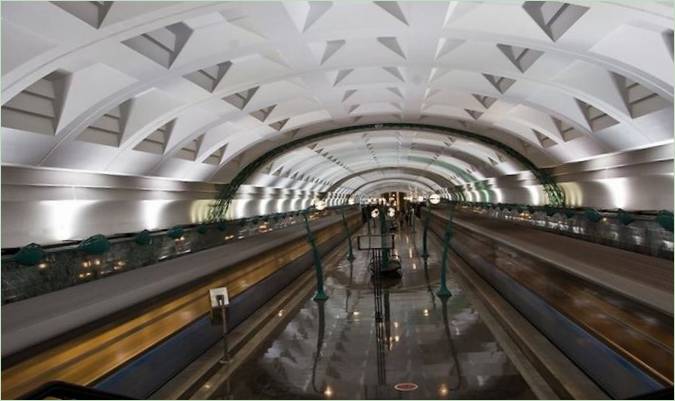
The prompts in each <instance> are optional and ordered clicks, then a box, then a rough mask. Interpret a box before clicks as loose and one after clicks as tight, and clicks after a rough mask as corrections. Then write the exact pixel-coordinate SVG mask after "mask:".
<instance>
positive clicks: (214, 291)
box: [209, 287, 230, 308]
mask: <svg viewBox="0 0 675 401" xmlns="http://www.w3.org/2000/svg"><path fill="white" fill-rule="evenodd" d="M218 295H222V296H223V298H224V301H225V305H228V304H229V303H230V299H229V298H228V297H227V287H220V288H211V289H210V290H209V296H210V298H211V307H212V308H218V307H219V305H218V298H217V297H218Z"/></svg>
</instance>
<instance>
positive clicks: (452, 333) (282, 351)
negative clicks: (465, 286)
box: [214, 230, 535, 399]
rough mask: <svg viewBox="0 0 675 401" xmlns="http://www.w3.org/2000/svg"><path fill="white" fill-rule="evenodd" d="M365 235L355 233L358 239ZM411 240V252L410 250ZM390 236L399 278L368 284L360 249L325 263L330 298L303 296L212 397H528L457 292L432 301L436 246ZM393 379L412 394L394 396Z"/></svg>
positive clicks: (364, 255) (528, 392) (405, 234)
mask: <svg viewBox="0 0 675 401" xmlns="http://www.w3.org/2000/svg"><path fill="white" fill-rule="evenodd" d="M361 234H363V232H362V233H361ZM416 244H417V246H416ZM418 247H419V250H420V252H421V234H420V233H419V230H418V233H416V234H412V233H410V232H409V230H406V231H403V232H401V234H400V235H397V236H396V248H397V252H398V254H399V255H400V259H401V265H402V277H401V278H400V279H394V280H391V279H388V280H384V281H382V285H381V286H376V285H375V283H374V282H373V281H372V280H371V274H370V271H369V269H368V266H367V265H368V253H367V252H365V251H355V253H356V256H357V258H356V260H355V261H354V262H353V263H349V262H348V261H346V260H344V259H343V260H341V261H340V263H339V265H338V266H326V270H329V272H328V273H327V275H326V290H327V293H328V295H329V297H330V298H329V299H328V300H327V301H324V302H316V301H313V300H312V299H308V300H307V301H306V302H305V303H304V304H303V305H302V306H301V307H300V309H299V310H295V311H283V310H282V311H280V312H279V313H280V315H281V316H283V315H284V314H288V316H287V317H288V318H289V321H288V323H287V324H286V325H285V327H283V329H282V330H281V331H280V332H279V333H278V334H276V335H275V338H270V339H269V341H268V343H267V344H265V345H264V346H263V348H262V350H261V352H260V353H259V354H258V355H257V356H255V357H253V358H252V359H250V360H249V361H247V362H246V363H245V364H244V365H242V367H241V368H240V369H238V370H237V372H235V373H234V374H233V375H232V376H231V377H230V379H229V380H228V381H227V382H226V383H224V384H223V385H222V386H221V387H220V388H219V389H218V391H217V392H216V393H215V394H214V396H215V398H219V399H457V398H468V399H509V398H520V399H522V398H525V399H532V398H535V396H534V394H533V393H532V391H531V390H530V388H529V387H528V385H527V383H525V381H524V380H523V378H522V377H521V376H520V374H519V373H518V372H517V370H516V369H515V368H514V366H513V365H512V363H511V362H510V360H509V359H508V357H507V356H506V354H505V353H504V352H503V351H502V349H501V348H500V346H499V345H498V344H497V342H496V340H495V339H494V337H493V336H492V334H491V332H490V331H489V330H488V328H487V327H486V326H485V324H484V323H483V322H482V321H481V319H480V317H479V315H478V313H477V312H476V310H475V309H474V308H473V307H472V305H471V304H470V303H469V301H468V300H467V298H466V297H465V294H464V292H463V291H462V289H461V288H459V287H458V285H457V283H456V282H455V281H454V279H453V276H452V273H449V275H448V281H447V282H448V288H449V289H450V290H451V292H452V297H450V298H449V299H446V300H442V299H440V298H438V297H437V296H435V295H434V293H435V291H436V289H437V288H438V283H439V264H440V254H441V252H442V250H441V249H440V244H439V243H438V242H436V241H430V247H429V248H430V249H429V251H430V254H431V256H430V257H429V259H428V265H426V266H425V263H424V260H423V259H422V258H421V257H419V253H418ZM399 383H414V384H415V385H417V389H416V390H413V391H407V392H402V391H398V390H396V389H395V388H394V386H395V385H396V384H399Z"/></svg>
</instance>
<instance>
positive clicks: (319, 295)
mask: <svg viewBox="0 0 675 401" xmlns="http://www.w3.org/2000/svg"><path fill="white" fill-rule="evenodd" d="M308 213H309V211H307V210H305V211H303V212H302V217H303V219H304V220H305V229H306V230H307V241H308V242H309V246H310V247H311V248H312V255H313V256H314V270H315V272H316V294H314V300H315V301H322V300H326V299H328V295H326V292H325V291H324V289H323V267H322V266H321V255H319V250H318V249H316V242H315V241H314V234H313V233H312V229H311V228H310V227H309V217H308Z"/></svg>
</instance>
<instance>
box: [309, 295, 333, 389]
mask: <svg viewBox="0 0 675 401" xmlns="http://www.w3.org/2000/svg"><path fill="white" fill-rule="evenodd" d="M315 301H316V305H317V306H318V307H319V330H318V334H317V336H316V354H314V364H313V365H312V387H313V388H314V391H316V392H317V393H321V390H319V389H318V388H317V385H316V368H317V365H318V364H319V356H320V355H321V348H323V336H324V331H325V329H326V300H325V299H315ZM331 395H332V394H331Z"/></svg>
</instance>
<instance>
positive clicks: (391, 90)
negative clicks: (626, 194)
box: [1, 1, 673, 193]
mask: <svg viewBox="0 0 675 401" xmlns="http://www.w3.org/2000/svg"><path fill="white" fill-rule="evenodd" d="M2 7H3V10H2V11H3V13H2V15H3V21H2V22H3V24H2V25H3V28H2V29H3V32H2V33H3V38H4V39H3V51H4V52H5V54H3V75H2V101H3V105H2V127H3V135H2V138H1V141H2V149H3V154H2V158H3V163H10V164H20V165H28V166H42V167H56V168H69V169H77V170H86V171H97V172H106V173H115V174H129V175H137V176H146V175H149V176H158V177H166V178H172V179H179V180H190V181H215V182H219V183H220V182H230V183H231V184H232V185H231V186H230V188H234V187H237V186H238V185H240V184H241V182H240V181H241V177H239V176H237V175H236V174H237V173H238V172H241V171H244V170H246V166H248V165H250V164H251V163H252V162H255V161H256V160H259V157H261V156H262V155H264V154H267V153H269V152H275V149H277V148H279V147H281V148H284V147H287V146H291V145H292V144H293V143H295V141H297V140H299V139H304V138H311V137H313V136H314V135H318V134H320V133H325V132H331V131H333V130H340V129H349V128H348V127H352V126H357V125H360V126H366V125H372V124H378V123H385V124H387V123H388V124H398V125H397V126H398V127H403V128H400V129H417V128H414V127H420V126H436V127H444V128H443V129H450V130H452V131H453V132H455V134H453V135H455V136H460V137H462V138H466V139H468V141H465V142H469V143H471V142H473V143H481V144H483V145H485V146H484V147H487V148H492V149H495V148H499V149H501V150H500V151H498V152H497V153H498V154H502V155H503V156H505V157H503V159H504V160H501V159H499V157H497V155H495V154H494V153H495V152H494V151H492V150H487V151H486V150H485V149H483V148H480V147H468V148H462V143H458V144H453V145H452V146H445V147H446V148H447V149H445V151H442V150H443V147H444V146H443V145H442V143H441V142H439V141H433V140H432V141H428V142H425V141H422V140H419V141H416V142H415V141H413V142H414V143H417V144H418V146H417V147H415V148H413V147H412V146H411V144H412V143H413V142H405V141H404V142H402V143H401V144H400V148H399V146H398V145H396V146H394V144H393V142H392V141H389V142H388V145H387V146H386V147H385V146H384V145H382V147H381V148H377V149H374V150H373V151H372V153H373V154H376V155H377V157H380V158H383V159H384V160H387V162H386V164H387V165H391V166H394V165H395V164H396V163H399V159H398V155H399V154H403V155H405V156H406V157H407V159H406V162H405V163H403V162H400V163H401V164H400V166H403V167H406V166H407V167H410V168H424V169H426V170H430V171H435V172H437V173H439V174H447V175H448V177H450V176H452V175H455V176H457V175H458V174H459V173H458V172H460V171H461V172H462V173H461V174H459V175H460V176H459V177H457V179H456V180H455V179H453V181H457V182H459V183H461V182H468V181H472V180H473V181H475V180H477V179H480V178H484V177H492V176H498V175H505V174H512V173H514V172H515V171H517V170H518V169H519V167H518V166H517V165H516V164H515V163H512V164H509V163H511V162H513V160H517V161H518V162H519V163H522V164H524V165H526V166H527V168H528V169H529V170H531V171H533V172H535V175H537V176H538V178H539V180H540V181H542V182H545V183H546V185H548V186H549V190H550V191H553V190H554V188H553V189H552V188H551V185H552V183H551V182H549V181H548V179H547V177H546V176H542V175H541V174H540V173H539V172H540V169H541V168H542V167H553V166H557V165H560V164H563V163H567V162H572V161H579V160H586V159H590V158H596V157H600V156H602V155H606V154H610V153H617V152H623V151H627V150H630V149H636V148H644V147H649V146H653V145H655V144H659V143H666V142H672V132H673V107H672V106H673V76H672V68H673V51H672V44H673V28H672V26H673V17H672V6H671V5H664V4H662V3H658V2H641V3H640V4H639V5H631V6H626V5H622V4H619V3H617V4H614V3H611V2H597V3H589V4H581V3H577V2H571V3H560V2H548V1H542V2H540V1H522V2H514V3H489V2H421V3H412V2H369V3H365V2H364V3H351V2H321V3H315V2H304V1H299V2H288V3H282V2H279V3H258V2H248V3H247V2H238V3H233V2H217V3H215V2H214V3H210V2H199V3H191V2H173V3H172V2H168V3H167V2H157V3H147V2H138V3H134V2H107V3H106V4H102V3H101V4H99V3H96V2H60V3H59V2H28V3H21V2H7V3H3V5H2ZM223 38H227V39H226V40H223ZM392 127H393V126H392ZM405 127H407V128H405ZM371 131H372V130H371ZM458 132H463V133H465V134H467V135H468V134H470V135H469V136H467V135H459V134H457V133H458ZM441 134H442V135H445V133H443V132H441ZM480 138H482V139H480ZM373 146H375V147H377V146H376V145H373ZM349 147H350V144H349V143H347V144H342V145H340V144H332V145H331V146H330V152H329V153H330V156H329V157H330V158H331V159H334V160H330V159H328V158H327V157H326V156H325V151H324V152H323V154H321V155H320V154H316V153H317V152H314V155H312V154H311V152H309V151H308V152H305V154H307V155H310V156H311V157H310V158H309V159H308V160H309V161H308V163H307V164H305V165H301V164H300V162H299V161H298V160H299V159H293V158H287V159H280V160H279V166H278V167H281V168H282V173H283V174H285V173H288V172H289V171H291V172H292V174H296V173H297V177H300V178H301V181H302V180H305V181H307V182H308V183H310V182H311V186H313V187H316V188H319V187H321V188H323V189H325V188H329V187H331V184H333V183H334V182H335V181H336V180H340V179H341V178H342V177H344V176H345V175H349V174H351V173H350V172H349V169H350V168H352V167H357V166H358V168H360V169H366V168H367V167H368V166H369V165H371V164H372V163H371V159H372V158H371V157H370V156H369V157H368V159H363V155H364V153H363V152H360V150H364V149H349ZM385 148H386V149H385ZM326 149H328V148H326ZM401 149H403V150H407V152H404V151H402V150H401ZM493 155H494V156H495V157H492V156H493ZM357 160H358V162H357ZM372 162H373V163H374V164H375V165H378V163H379V164H381V165H384V164H383V163H384V161H378V160H375V159H372ZM242 169H243V170H242ZM276 170H277V169H276V168H274V169H273V170H272V171H270V172H269V174H273V173H275V172H276ZM444 170H447V171H448V172H447V173H446V172H444ZM463 174H466V177H464V178H463V177H461V175H463ZM286 178H288V179H289V180H293V179H291V178H290V177H286ZM358 180H359V179H358V178H357V179H355V181H354V183H355V185H360V184H357V181H358ZM268 181H269V180H268ZM279 182H281V180H280V181H279ZM308 185H309V184H308ZM550 191H549V192H550ZM553 192H555V191H553ZM553 192H552V193H553Z"/></svg>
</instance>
